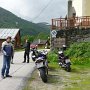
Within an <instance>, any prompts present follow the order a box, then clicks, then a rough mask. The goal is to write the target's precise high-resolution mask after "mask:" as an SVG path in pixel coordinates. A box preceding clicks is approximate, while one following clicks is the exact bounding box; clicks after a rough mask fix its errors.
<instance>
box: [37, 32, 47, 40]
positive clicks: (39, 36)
mask: <svg viewBox="0 0 90 90" xmlns="http://www.w3.org/2000/svg"><path fill="white" fill-rule="evenodd" d="M48 37H49V35H48V34H45V33H43V32H41V33H39V34H38V36H36V39H43V40H47V39H48Z"/></svg>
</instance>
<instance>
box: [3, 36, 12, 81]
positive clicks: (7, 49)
mask: <svg viewBox="0 0 90 90" xmlns="http://www.w3.org/2000/svg"><path fill="white" fill-rule="evenodd" d="M2 52H3V67H2V71H1V77H2V79H4V78H5V76H6V77H12V76H10V75H9V69H10V62H11V57H12V55H13V46H12V43H11V37H9V36H8V37H7V39H6V41H5V42H3V43H2Z"/></svg>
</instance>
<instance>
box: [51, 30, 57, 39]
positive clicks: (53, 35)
mask: <svg viewBox="0 0 90 90" xmlns="http://www.w3.org/2000/svg"><path fill="white" fill-rule="evenodd" d="M56 35H57V31H56V30H53V31H51V36H52V37H53V38H55V37H56Z"/></svg>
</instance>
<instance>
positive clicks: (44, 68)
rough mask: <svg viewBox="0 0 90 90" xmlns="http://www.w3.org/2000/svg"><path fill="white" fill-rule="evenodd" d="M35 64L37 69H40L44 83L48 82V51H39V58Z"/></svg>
mask: <svg viewBox="0 0 90 90" xmlns="http://www.w3.org/2000/svg"><path fill="white" fill-rule="evenodd" d="M35 64H36V67H37V69H38V70H39V73H40V77H41V79H42V81H43V82H44V83H46V82H47V75H48V63H47V60H46V53H45V52H39V55H38V58H36V60H35Z"/></svg>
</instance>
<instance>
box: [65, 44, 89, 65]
mask: <svg viewBox="0 0 90 90" xmlns="http://www.w3.org/2000/svg"><path fill="white" fill-rule="evenodd" d="M65 54H66V55H68V56H69V57H71V60H72V62H73V63H74V64H87V63H90V42H83V43H74V44H72V45H71V46H70V48H69V49H68V50H67V51H66V52H65Z"/></svg>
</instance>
